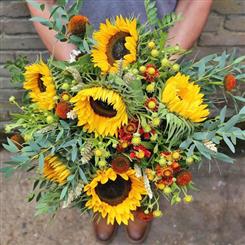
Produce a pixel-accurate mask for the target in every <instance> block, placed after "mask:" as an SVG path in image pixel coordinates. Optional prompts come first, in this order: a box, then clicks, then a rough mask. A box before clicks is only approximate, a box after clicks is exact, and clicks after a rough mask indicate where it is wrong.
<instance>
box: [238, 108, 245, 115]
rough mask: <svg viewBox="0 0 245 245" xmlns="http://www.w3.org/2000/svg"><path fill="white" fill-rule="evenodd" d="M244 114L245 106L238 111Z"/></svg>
mask: <svg viewBox="0 0 245 245" xmlns="http://www.w3.org/2000/svg"><path fill="white" fill-rule="evenodd" d="M242 114H245V106H243V108H242V109H241V110H240V111H239V115H242Z"/></svg>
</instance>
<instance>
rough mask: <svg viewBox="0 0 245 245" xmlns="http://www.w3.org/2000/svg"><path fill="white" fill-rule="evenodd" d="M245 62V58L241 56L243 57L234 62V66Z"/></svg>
mask: <svg viewBox="0 0 245 245" xmlns="http://www.w3.org/2000/svg"><path fill="white" fill-rule="evenodd" d="M244 60H245V56H241V57H239V58H237V59H235V60H234V62H233V64H234V65H235V64H240V63H241V62H242V61H244Z"/></svg>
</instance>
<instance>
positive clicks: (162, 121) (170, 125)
mask: <svg viewBox="0 0 245 245" xmlns="http://www.w3.org/2000/svg"><path fill="white" fill-rule="evenodd" d="M39 7H40V8H41V9H42V6H39ZM79 8H80V6H78V5H77V3H75V4H74V5H73V6H71V7H70V8H66V7H65V6H64V5H59V6H56V7H55V8H54V9H53V11H52V14H51V17H50V20H43V19H40V18H39V19H37V18H36V19H35V18H34V19H33V20H34V21H39V22H41V23H42V24H44V25H46V26H48V27H49V28H50V29H54V30H55V31H56V32H57V38H58V39H59V40H61V41H67V42H70V43H74V44H76V46H77V47H78V49H77V50H74V51H73V52H72V54H71V60H70V61H69V62H63V61H56V60H55V59H54V58H53V57H50V58H49V59H48V60H47V61H43V59H42V58H40V57H39V58H38V60H37V61H36V62H35V63H34V64H29V63H28V61H27V60H26V59H25V58H23V57H20V58H18V59H17V60H16V61H15V62H9V63H8V64H7V65H6V67H7V68H8V69H9V70H10V72H11V74H12V81H13V82H18V83H21V84H22V87H23V89H24V90H25V93H24V95H23V102H22V104H19V102H17V100H16V99H15V98H14V97H10V99H9V100H10V102H11V103H13V104H15V105H16V106H17V107H18V108H19V110H20V112H19V113H16V114H13V123H11V124H8V125H6V131H7V132H8V133H10V132H12V133H13V136H12V137H11V138H8V139H7V143H6V144H3V146H4V148H5V149H7V150H8V151H10V152H12V153H15V155H14V156H12V157H11V159H10V160H9V161H8V162H5V165H6V167H3V168H2V169H1V171H2V172H4V173H5V174H6V175H10V174H11V173H12V172H13V171H14V170H16V169H23V170H27V171H32V172H34V175H33V190H32V191H31V193H30V195H29V196H28V197H29V201H32V200H36V201H37V214H42V213H52V214H53V213H55V212H56V211H57V210H59V209H60V208H67V207H77V208H79V209H80V210H81V213H83V212H85V211H92V212H94V213H99V214H100V215H101V216H102V217H103V218H107V222H108V224H113V223H114V222H117V223H118V224H121V223H123V224H127V223H128V221H129V220H133V219H134V215H138V217H140V218H141V219H143V220H151V219H153V218H154V217H159V216H161V214H162V211H161V207H160V198H161V196H164V197H165V198H166V200H167V201H169V202H170V203H171V205H175V204H178V203H180V202H181V201H182V200H183V201H184V202H186V203H189V202H191V201H192V198H193V197H192V195H191V192H192V191H193V190H195V189H196V187H195V185H194V182H193V179H192V174H191V169H192V168H193V166H194V167H195V165H199V166H200V165H201V164H202V163H203V164H206V162H209V164H210V160H211V159H217V160H221V161H226V162H229V163H232V162H233V159H232V158H231V157H230V156H228V155H226V154H224V153H223V152H221V150H222V147H221V144H222V142H224V143H225V144H226V145H227V146H228V147H229V148H230V150H231V151H232V152H235V145H236V142H237V140H244V139H245V132H244V130H242V129H240V128H239V127H238V126H237V125H238V124H239V123H241V122H244V119H245V107H244V106H243V104H244V102H245V100H244V92H243V91H242V89H241V86H242V82H243V83H244V78H245V73H244V65H243V64H242V62H243V61H244V60H245V57H239V58H237V57H236V56H235V54H234V53H232V54H227V53H226V52H224V53H223V54H222V55H216V54H214V55H209V56H207V57H205V58H203V59H201V60H199V61H195V60H191V61H184V60H183V61H182V62H181V64H178V63H176V62H173V61H172V60H171V57H176V56H180V55H181V56H182V55H184V54H186V53H187V52H186V51H185V50H182V49H181V48H180V47H179V46H174V47H171V46H166V45H165V44H166V40H167V39H168V31H167V30H168V28H169V27H170V26H172V25H173V24H174V23H175V22H176V21H178V19H179V18H180V17H179V16H176V15H175V14H170V15H167V16H165V17H164V18H163V19H160V20H159V19H157V16H156V13H155V10H154V8H152V6H148V8H146V10H147V15H148V17H149V19H148V23H147V24H141V23H139V21H138V20H137V18H124V17H122V16H117V17H116V18H115V19H113V20H109V19H108V20H106V22H105V23H101V25H100V28H99V30H96V31H93V29H92V26H91V25H90V24H89V20H88V18H87V17H85V16H79V15H77V12H78V9H79ZM217 94H218V95H217ZM228 102H229V105H230V107H231V108H230V109H229V108H228V106H227V105H226V104H227V103H228ZM222 107H223V108H222ZM221 108H222V109H221Z"/></svg>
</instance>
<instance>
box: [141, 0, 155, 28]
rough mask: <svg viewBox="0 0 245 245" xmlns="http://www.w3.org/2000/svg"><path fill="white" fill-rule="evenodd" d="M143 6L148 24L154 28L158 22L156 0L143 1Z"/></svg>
mask: <svg viewBox="0 0 245 245" xmlns="http://www.w3.org/2000/svg"><path fill="white" fill-rule="evenodd" d="M144 4H145V11H146V15H147V20H148V22H149V24H150V25H152V26H156V24H157V21H158V17H157V7H156V0H144Z"/></svg>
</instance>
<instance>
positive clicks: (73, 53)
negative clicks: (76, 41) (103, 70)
mask: <svg viewBox="0 0 245 245" xmlns="http://www.w3.org/2000/svg"><path fill="white" fill-rule="evenodd" d="M80 54H81V52H80V51H79V50H77V49H73V50H72V51H71V53H70V59H69V63H73V62H75V61H76V58H77V56H78V55H80Z"/></svg>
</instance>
